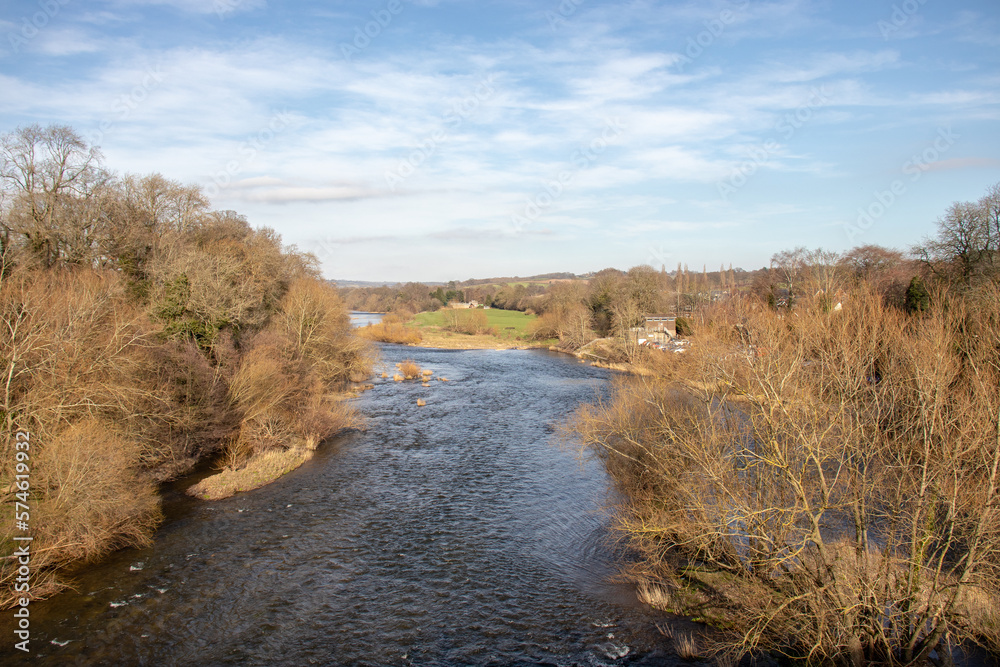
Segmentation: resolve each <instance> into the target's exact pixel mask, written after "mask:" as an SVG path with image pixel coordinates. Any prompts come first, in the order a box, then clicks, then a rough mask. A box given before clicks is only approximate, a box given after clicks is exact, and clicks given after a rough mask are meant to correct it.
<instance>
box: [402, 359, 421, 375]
mask: <svg viewBox="0 0 1000 667" xmlns="http://www.w3.org/2000/svg"><path fill="white" fill-rule="evenodd" d="M397 365H398V367H399V372H400V373H402V374H403V377H404V378H405V379H407V380H417V379H419V378H420V377H421V374H422V371H421V369H420V366H419V365H418V364H417V362H415V361H413V360H412V359H407V360H405V361H403V362H401V363H399V364H397Z"/></svg>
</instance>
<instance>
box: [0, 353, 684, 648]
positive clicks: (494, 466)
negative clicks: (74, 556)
mask: <svg viewBox="0 0 1000 667" xmlns="http://www.w3.org/2000/svg"><path fill="white" fill-rule="evenodd" d="M382 355H383V367H382V368H381V369H380V370H387V371H388V372H389V375H390V376H391V375H392V371H393V369H394V364H395V363H396V362H399V361H401V360H403V359H404V358H412V359H414V360H415V361H416V362H417V363H419V364H420V365H421V366H422V367H424V368H426V369H430V370H432V371H434V377H435V379H434V380H432V381H431V383H430V386H429V387H422V386H421V385H420V383H418V382H405V383H396V382H393V381H392V380H391V379H388V380H385V379H381V378H378V379H376V380H375V387H374V389H372V390H370V391H368V392H365V393H364V394H363V395H362V396H361V397H360V398H359V399H356V404H357V407H358V408H359V409H360V410H361V411H362V412H363V413H364V414H366V415H367V416H368V424H367V428H366V430H364V431H359V432H352V433H349V434H346V435H343V436H339V437H336V438H333V439H331V440H330V441H328V442H326V443H324V444H323V445H322V446H321V447H320V449H319V450H318V451H317V455H316V456H315V457H314V458H313V459H312V460H311V461H309V462H307V463H306V464H305V465H303V466H302V467H301V468H299V469H298V470H296V471H294V472H292V473H290V474H289V475H286V476H285V477H283V478H282V479H280V480H278V481H277V482H275V483H273V484H271V485H269V486H267V487H264V488H262V489H259V490H257V491H254V492H251V493H247V494H241V495H238V496H236V497H233V498H230V499H227V500H224V501H216V502H204V501H197V500H193V499H190V498H187V497H186V496H184V495H183V494H182V493H181V490H182V486H183V485H184V484H190V483H191V480H190V479H189V480H185V481H184V482H182V483H178V484H175V485H173V486H172V487H171V488H169V489H168V490H167V491H166V496H165V513H166V517H167V518H166V521H165V523H164V525H163V526H162V528H161V529H160V530H159V531H158V533H157V536H156V540H155V544H154V546H152V547H151V548H149V549H142V550H137V549H130V550H124V551H119V552H116V553H114V554H112V555H111V556H110V557H108V558H107V559H106V560H104V561H102V562H101V563H99V564H97V565H94V566H91V567H88V568H86V569H85V570H84V571H81V572H80V573H78V574H77V575H76V584H75V586H76V591H75V592H74V591H68V592H65V593H62V594H60V595H58V596H56V597H55V598H53V599H51V600H48V601H45V602H36V603H33V604H32V605H31V607H30V609H31V628H32V642H31V648H32V654H33V655H32V657H33V658H34V660H32V663H33V664H53V665H55V664H58V665H67V664H108V665H309V664H316V665H355V664H356V665H369V664H370V665H409V664H414V665H508V664H549V665H573V664H580V665H616V664H672V662H673V661H672V659H670V658H668V657H666V656H665V655H664V654H663V653H661V650H662V649H661V648H659V647H663V646H664V645H665V644H666V642H665V641H664V639H663V637H662V636H659V635H658V632H657V630H656V627H655V623H656V622H661V623H662V622H663V620H664V619H663V616H662V615H661V614H658V613H656V612H653V611H652V610H650V609H649V608H647V607H645V606H644V605H642V604H640V603H639V602H637V601H636V599H635V595H634V592H633V591H632V589H631V587H629V586H626V585H623V584H615V583H612V582H611V578H612V577H613V575H614V574H615V568H614V562H615V558H616V555H615V554H614V553H613V552H612V548H611V546H609V540H608V532H607V525H608V519H607V516H606V514H605V512H604V511H603V508H604V506H605V503H606V501H607V499H608V498H607V494H608V493H609V487H608V481H607V478H606V476H605V474H604V472H603V470H602V468H601V466H600V464H599V463H598V462H596V461H594V460H590V459H587V458H582V457H581V456H580V455H579V453H578V452H577V451H575V449H574V448H573V447H572V446H571V445H570V446H566V445H560V442H559V438H558V437H557V434H556V427H557V425H558V424H559V422H561V421H562V420H563V419H565V418H566V416H567V415H568V414H569V413H571V412H572V411H573V409H574V408H575V407H576V406H577V405H578V404H579V403H580V402H581V401H589V400H593V399H594V398H595V396H596V395H598V393H600V392H602V391H604V390H605V389H606V385H607V380H608V378H609V371H605V370H601V369H596V368H591V367H590V366H587V365H584V364H581V363H578V362H577V360H575V359H572V358H570V357H566V356H561V355H557V354H554V353H549V352H544V351H528V350H508V351H485V350H482V351H480V350H473V351H450V350H430V349H423V348H406V347H399V346H392V345H388V346H383V348H382ZM439 376H444V377H446V378H448V380H449V381H448V382H442V381H440V380H437V379H436V378H437V377H439ZM418 398H420V399H423V400H424V401H426V406H424V407H418V406H417V399H418ZM10 644H11V642H10V641H7V642H4V646H3V648H2V649H0V651H3V653H0V657H4V656H6V657H10V653H9V651H10ZM5 664H10V663H5Z"/></svg>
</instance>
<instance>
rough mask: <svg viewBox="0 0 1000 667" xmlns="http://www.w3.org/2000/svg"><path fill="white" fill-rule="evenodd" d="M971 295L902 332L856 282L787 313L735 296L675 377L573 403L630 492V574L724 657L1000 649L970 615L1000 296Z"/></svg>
mask: <svg viewBox="0 0 1000 667" xmlns="http://www.w3.org/2000/svg"><path fill="white" fill-rule="evenodd" d="M981 303H982V304H986V303H989V304H991V305H990V306H988V307H985V308H984V307H982V306H980V307H976V308H971V307H970V306H969V302H968V301H966V298H965V297H956V296H954V295H952V296H947V295H941V296H940V297H938V298H936V299H935V300H934V301H933V302H932V303H931V305H930V308H929V310H928V311H926V312H925V314H924V317H922V318H920V319H919V320H917V319H913V318H908V317H906V316H905V315H904V314H902V313H900V312H898V311H897V310H896V309H894V308H891V307H887V306H885V305H884V304H883V300H882V298H881V296H880V295H879V294H877V293H873V292H869V291H867V290H866V289H865V288H863V287H862V288H858V289H857V290H856V291H855V292H854V293H852V294H850V295H848V297H847V298H846V299H845V301H844V304H845V307H844V309H843V311H842V312H824V311H822V310H821V309H800V310H799V313H798V316H797V317H796V318H794V319H792V320H789V318H787V317H785V318H781V317H780V316H779V315H777V314H775V313H774V312H773V311H771V310H770V309H768V308H767V307H766V306H764V304H751V303H749V302H742V301H734V302H733V303H732V304H731V306H730V310H729V312H728V313H720V316H719V318H718V319H717V320H716V322H717V325H718V326H715V327H712V328H711V329H706V331H705V332H703V333H702V334H701V335H700V336H699V345H698V347H697V348H696V349H694V350H692V351H691V352H690V353H688V354H689V355H690V358H689V359H684V360H678V364H677V366H676V367H675V368H674V369H673V370H671V371H670V372H671V373H673V378H675V380H668V379H642V380H639V379H632V380H621V381H619V382H617V383H616V385H615V388H614V393H613V397H612V399H611V400H610V401H607V402H601V403H599V404H597V405H595V406H590V407H586V408H583V409H582V410H581V411H580V412H579V413H578V415H577V417H576V422H575V428H576V432H577V433H578V434H580V435H581V436H582V437H583V438H584V440H585V441H586V442H587V443H588V444H589V445H590V446H591V447H592V448H593V449H594V450H595V451H596V452H597V453H598V454H599V455H600V456H601V458H602V459H603V460H604V463H605V465H606V467H607V469H608V472H609V473H610V475H611V477H612V479H613V480H614V482H615V484H616V486H617V487H618V490H619V492H620V493H621V494H622V495H623V497H624V498H625V499H626V501H625V502H624V503H622V504H621V505H620V512H619V513H618V515H617V517H616V522H617V529H618V530H619V531H620V532H621V534H622V535H623V536H624V537H625V538H626V539H627V540H628V542H629V544H630V545H631V546H632V547H633V548H634V549H635V551H636V553H637V554H638V556H639V559H638V560H637V561H635V563H633V564H632V565H631V566H630V568H629V572H630V573H631V575H633V576H635V577H636V578H637V579H639V580H653V581H663V582H668V584H669V585H670V587H671V589H677V590H679V591H681V593H682V594H678V595H672V596H671V599H672V601H674V603H675V604H677V605H678V607H679V611H682V612H687V613H692V614H694V613H697V614H698V615H700V616H702V617H707V618H714V619H716V620H717V621H718V623H719V624H720V625H725V626H727V627H730V628H732V630H733V634H732V635H731V637H730V638H729V639H728V640H725V641H723V643H722V645H721V646H719V647H717V648H718V649H721V650H724V651H726V652H727V653H729V654H732V655H739V654H743V653H745V652H747V651H754V650H761V649H763V650H772V651H776V652H779V653H781V654H784V655H787V656H789V657H792V658H796V659H804V660H805V659H808V660H810V661H811V662H817V663H818V662H836V661H845V660H846V661H855V662H857V661H862V662H880V663H893V664H895V663H907V664H908V663H914V662H921V663H922V662H927V661H928V660H929V659H930V657H931V656H932V654H934V653H935V652H936V654H937V655H938V656H940V655H947V654H949V653H950V651H951V647H952V646H956V645H959V644H960V643H961V642H962V641H963V640H967V639H974V640H978V641H981V642H985V643H987V644H989V645H990V646H991V647H992V648H993V649H994V650H995V649H998V648H1000V643H998V642H997V639H998V638H1000V637H998V633H997V631H996V627H995V619H996V615H995V607H994V609H993V610H990V609H989V608H986V609H984V608H983V606H982V601H983V600H987V599H992V600H996V599H998V597H1000V576H998V572H1000V531H998V530H997V528H996V527H997V526H998V525H1000V439H998V438H997V433H998V432H1000V417H998V415H1000V392H998V391H997V387H998V386H1000V357H998V352H997V350H998V349H1000V348H998V345H1000V310H998V308H1000V306H998V304H1000V290H997V289H995V288H990V290H989V296H988V298H984V299H982V301H981ZM736 324H742V325H743V326H745V327H746V328H747V329H748V330H749V331H750V333H751V335H752V339H753V340H754V344H755V346H756V349H757V350H761V349H766V350H767V351H768V352H767V354H766V355H760V354H756V353H755V352H754V351H753V350H750V351H748V350H747V349H746V347H745V345H744V343H743V341H742V340H741V336H740V335H739V333H738V329H737V328H736V327H735V325H736ZM857 331H864V332H865V335H863V336H859V335H857V334H856V332H857ZM688 354H686V355H684V356H688ZM677 380H679V381H677ZM706 591H709V592H710V594H709V593H707V592H706ZM991 619H992V620H991Z"/></svg>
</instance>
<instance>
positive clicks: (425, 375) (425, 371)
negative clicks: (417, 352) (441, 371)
mask: <svg viewBox="0 0 1000 667" xmlns="http://www.w3.org/2000/svg"><path fill="white" fill-rule="evenodd" d="M420 374H421V375H423V376H424V377H430V376H431V375H434V371H432V370H430V369H428V368H425V369H424V370H422V371H420Z"/></svg>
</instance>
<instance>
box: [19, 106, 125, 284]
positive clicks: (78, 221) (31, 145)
mask: <svg viewBox="0 0 1000 667" xmlns="http://www.w3.org/2000/svg"><path fill="white" fill-rule="evenodd" d="M100 161H101V155H100V152H99V151H98V149H97V148H94V147H91V146H87V144H86V142H84V141H83V139H82V138H81V137H80V136H79V135H78V134H77V133H76V132H74V131H73V130H72V129H71V128H69V127H65V126H59V125H52V126H49V127H47V128H44V129H43V128H42V127H41V126H39V125H31V126H29V127H23V128H19V129H18V130H16V131H14V132H12V133H10V134H7V135H5V136H4V137H3V138H2V139H0V181H2V185H3V188H4V190H6V191H7V193H8V195H9V196H11V198H12V200H13V201H12V204H11V207H10V210H9V213H8V214H7V216H6V222H5V225H6V226H7V229H8V230H9V232H13V233H15V234H17V235H19V236H21V237H23V239H24V241H25V242H26V244H27V247H28V249H29V250H30V251H31V252H32V253H33V254H34V255H35V256H36V257H37V258H38V260H39V261H40V262H41V263H42V265H43V266H52V265H53V264H54V263H56V262H57V261H59V260H65V261H69V262H73V263H85V262H87V261H89V260H90V259H92V257H93V248H94V246H95V245H96V243H97V242H98V241H99V240H100V238H101V234H102V232H103V229H102V224H103V216H102V215H101V209H100V206H97V205H95V202H94V198H95V197H96V196H97V195H98V193H99V192H100V191H101V190H102V189H103V188H104V187H105V186H106V184H107V181H108V179H109V175H108V174H107V173H106V172H105V171H104V170H103V169H102V168H101V165H100Z"/></svg>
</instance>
